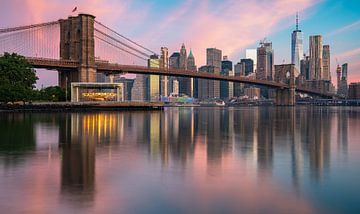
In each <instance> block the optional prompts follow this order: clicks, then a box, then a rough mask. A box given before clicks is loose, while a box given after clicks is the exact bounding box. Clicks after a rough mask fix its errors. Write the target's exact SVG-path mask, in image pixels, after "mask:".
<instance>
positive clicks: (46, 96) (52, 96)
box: [40, 86, 65, 102]
mask: <svg viewBox="0 0 360 214" xmlns="http://www.w3.org/2000/svg"><path fill="white" fill-rule="evenodd" d="M40 100H43V101H52V102H59V101H65V90H63V89H62V88H61V87H59V86H50V87H47V88H44V89H41V91H40Z"/></svg>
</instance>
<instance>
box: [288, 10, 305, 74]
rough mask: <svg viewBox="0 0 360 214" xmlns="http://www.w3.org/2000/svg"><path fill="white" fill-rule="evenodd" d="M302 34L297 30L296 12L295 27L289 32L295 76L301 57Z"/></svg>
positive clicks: (297, 16)
mask: <svg viewBox="0 0 360 214" xmlns="http://www.w3.org/2000/svg"><path fill="white" fill-rule="evenodd" d="M303 49H304V48H303V35H302V32H301V30H299V15H298V13H297V14H296V29H295V30H294V31H293V32H292V34H291V63H292V64H294V65H295V68H296V69H297V71H296V74H295V75H296V76H298V75H299V74H300V61H301V60H302V57H303V53H304V50H303Z"/></svg>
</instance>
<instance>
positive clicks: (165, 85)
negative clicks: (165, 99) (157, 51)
mask: <svg viewBox="0 0 360 214" xmlns="http://www.w3.org/2000/svg"><path fill="white" fill-rule="evenodd" d="M160 68H163V69H168V68H169V50H168V48H166V47H161V57H160ZM160 93H161V95H162V96H169V94H170V93H169V79H168V77H167V76H161V77H160Z"/></svg>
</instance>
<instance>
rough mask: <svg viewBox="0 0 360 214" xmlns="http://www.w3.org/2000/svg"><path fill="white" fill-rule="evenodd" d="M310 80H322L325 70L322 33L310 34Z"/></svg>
mask: <svg viewBox="0 0 360 214" xmlns="http://www.w3.org/2000/svg"><path fill="white" fill-rule="evenodd" d="M309 50H310V80H321V76H322V73H323V72H322V70H323V65H322V64H323V61H322V57H323V46H322V37H321V36H320V35H315V36H310V39H309Z"/></svg>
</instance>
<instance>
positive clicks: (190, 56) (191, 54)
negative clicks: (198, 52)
mask: <svg viewBox="0 0 360 214" xmlns="http://www.w3.org/2000/svg"><path fill="white" fill-rule="evenodd" d="M189 58H194V55H193V53H192V50H191V49H190V53H189Z"/></svg>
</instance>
